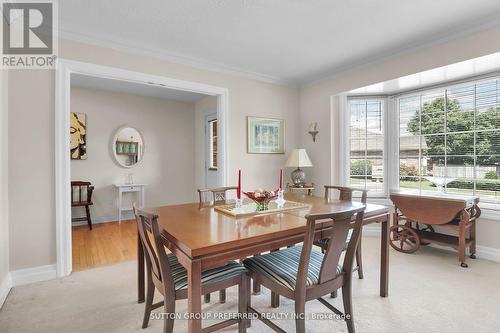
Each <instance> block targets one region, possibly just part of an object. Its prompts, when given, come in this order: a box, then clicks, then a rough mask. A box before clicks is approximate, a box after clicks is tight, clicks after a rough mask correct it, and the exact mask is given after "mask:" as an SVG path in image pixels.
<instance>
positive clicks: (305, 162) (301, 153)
mask: <svg viewBox="0 0 500 333" xmlns="http://www.w3.org/2000/svg"><path fill="white" fill-rule="evenodd" d="M285 166H287V167H296V168H301V167H312V166H313V165H312V163H311V160H310V159H309V156H307V152H306V150H305V149H294V150H293V151H292V153H291V154H290V156H288V160H286V163H285Z"/></svg>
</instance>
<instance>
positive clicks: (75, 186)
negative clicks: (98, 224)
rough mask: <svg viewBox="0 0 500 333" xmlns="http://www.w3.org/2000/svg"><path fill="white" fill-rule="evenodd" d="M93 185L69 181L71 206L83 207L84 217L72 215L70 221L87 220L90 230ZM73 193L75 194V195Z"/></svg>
mask: <svg viewBox="0 0 500 333" xmlns="http://www.w3.org/2000/svg"><path fill="white" fill-rule="evenodd" d="M93 192H94V186H92V183H90V182H82V181H72V182H71V207H85V216H84V217H73V218H72V219H71V221H72V222H77V221H87V224H88V225H89V228H90V230H92V219H91V217H90V206H92V205H93V204H94V203H93V202H92V193H93ZM75 194H77V195H76V196H75Z"/></svg>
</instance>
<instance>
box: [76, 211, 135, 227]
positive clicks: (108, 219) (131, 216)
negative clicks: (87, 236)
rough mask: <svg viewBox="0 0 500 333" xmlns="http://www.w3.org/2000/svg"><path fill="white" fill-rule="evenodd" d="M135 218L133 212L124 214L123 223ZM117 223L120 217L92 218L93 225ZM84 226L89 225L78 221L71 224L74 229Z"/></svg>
mask: <svg viewBox="0 0 500 333" xmlns="http://www.w3.org/2000/svg"><path fill="white" fill-rule="evenodd" d="M134 218H135V217H134V213H132V212H125V213H122V221H125V220H133V219H134ZM116 221H118V215H104V216H96V217H92V224H101V223H108V222H116ZM82 225H87V221H78V222H72V223H71V226H73V227H78V226H82Z"/></svg>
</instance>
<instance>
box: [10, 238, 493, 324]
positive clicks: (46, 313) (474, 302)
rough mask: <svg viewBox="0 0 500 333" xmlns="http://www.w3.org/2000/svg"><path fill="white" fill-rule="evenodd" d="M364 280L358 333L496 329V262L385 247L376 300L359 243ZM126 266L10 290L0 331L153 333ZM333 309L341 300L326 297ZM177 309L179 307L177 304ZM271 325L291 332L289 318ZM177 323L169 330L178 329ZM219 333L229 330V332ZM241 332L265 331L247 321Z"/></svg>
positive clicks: (358, 290)
mask: <svg viewBox="0 0 500 333" xmlns="http://www.w3.org/2000/svg"><path fill="white" fill-rule="evenodd" d="M364 260H365V261H364V262H365V279H364V280H358V279H357V278H355V279H354V318H355V323H356V328H357V331H358V332H454V333H456V332H475V333H479V332H498V331H499V330H500V315H499V312H498V311H499V309H500V264H498V263H493V262H490V261H486V260H480V259H476V260H469V268H468V269H463V268H461V267H460V266H459V265H458V263H457V257H456V255H455V254H454V253H452V252H448V251H443V250H439V249H434V248H430V247H426V248H422V249H421V251H419V252H418V253H416V254H413V255H405V254H401V253H398V252H395V251H392V250H391V262H390V267H391V275H390V289H389V292H390V295H389V297H388V298H381V297H379V296H378V284H379V278H378V274H379V243H378V239H377V238H365V239H364ZM135 276H136V272H135V264H134V262H127V263H123V264H118V265H114V266H109V267H103V268H97V269H92V270H87V271H82V272H78V273H74V274H73V275H71V276H70V277H68V278H65V279H62V280H53V281H47V282H43V283H37V284H33V285H29V286H22V287H17V288H14V289H13V290H12V291H11V293H10V295H9V297H8V299H7V301H6V303H5V305H4V307H3V309H2V310H1V311H0V332H2V333H9V332H16V333H30V332H43V333H52V332H65V333H69V332H94V333H97V332H161V330H162V322H161V321H159V320H153V321H151V323H150V326H149V327H148V329H147V330H142V329H141V328H140V324H141V321H142V315H143V305H141V304H137V303H136V301H135V300H136V279H135ZM331 301H332V302H333V303H334V304H335V305H337V306H338V307H340V308H341V304H342V303H341V295H339V298H338V299H336V300H331ZM236 302H237V294H236V290H235V289H234V288H233V289H231V290H229V291H228V302H227V303H226V304H224V305H221V304H218V303H217V295H216V294H214V295H212V303H211V304H209V305H206V306H204V311H209V312H219V311H227V312H233V311H236ZM253 302H254V304H255V305H256V307H257V308H259V309H260V310H263V311H267V312H271V311H277V312H287V313H292V312H293V302H291V301H290V300H282V305H281V307H280V308H279V309H277V310H275V309H271V308H270V307H269V292H268V291H267V290H265V289H264V291H263V293H262V294H261V295H259V296H254V297H253ZM177 304H178V306H177V308H178V311H185V309H186V302H185V301H180V302H178V303H177ZM306 310H307V312H308V314H312V313H328V311H327V309H326V308H325V307H324V306H323V305H321V304H320V303H319V302H317V301H312V302H309V303H308V304H307V307H306ZM277 323H278V324H279V325H280V326H281V327H283V328H284V329H285V330H286V331H287V332H294V331H295V326H294V323H293V322H292V321H286V320H279V321H277ZM186 327H187V326H186V322H185V321H183V320H178V321H177V322H176V324H175V332H186ZM307 330H308V332H332V331H335V332H345V331H346V327H345V324H344V323H343V322H339V321H331V320H308V321H307ZM225 332H237V329H236V327H234V328H231V329H226V330H225ZM248 332H270V330H269V329H268V328H267V327H266V326H264V325H263V324H262V323H260V322H258V321H254V322H253V324H252V328H250V329H249V330H248Z"/></svg>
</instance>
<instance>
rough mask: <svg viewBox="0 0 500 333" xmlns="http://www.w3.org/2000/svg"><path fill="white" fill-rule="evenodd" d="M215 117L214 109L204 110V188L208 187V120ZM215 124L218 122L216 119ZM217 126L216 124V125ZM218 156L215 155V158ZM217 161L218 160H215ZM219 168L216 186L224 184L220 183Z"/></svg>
mask: <svg viewBox="0 0 500 333" xmlns="http://www.w3.org/2000/svg"><path fill="white" fill-rule="evenodd" d="M212 118H213V119H217V111H216V110H214V111H206V112H205V113H204V114H203V128H204V130H205V133H204V134H205V136H204V138H203V141H204V145H203V146H204V153H203V158H204V161H203V162H204V164H203V166H204V168H205V170H204V172H203V177H204V179H203V186H204V187H205V188H206V187H209V186H208V184H207V183H208V161H209V159H210V157H209V151H210V140H208V134H209V133H208V121H209V120H211V119H212ZM217 124H218V120H217ZM217 126H218V125H217ZM217 148H219V143H218V142H217ZM218 158H219V157H218V156H217V159H218ZM217 162H219V161H217ZM219 174H220V173H219V170H217V186H224V185H222V184H221V179H219V178H220V177H219Z"/></svg>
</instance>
